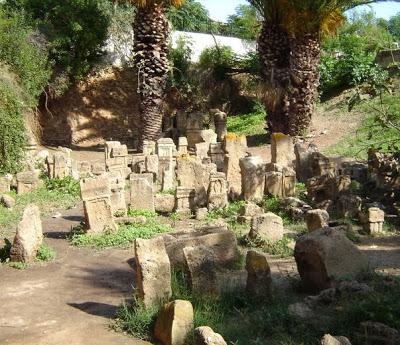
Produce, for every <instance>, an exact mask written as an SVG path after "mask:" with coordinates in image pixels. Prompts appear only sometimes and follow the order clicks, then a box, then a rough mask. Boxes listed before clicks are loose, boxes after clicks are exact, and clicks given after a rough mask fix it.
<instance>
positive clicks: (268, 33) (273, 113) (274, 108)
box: [258, 21, 290, 133]
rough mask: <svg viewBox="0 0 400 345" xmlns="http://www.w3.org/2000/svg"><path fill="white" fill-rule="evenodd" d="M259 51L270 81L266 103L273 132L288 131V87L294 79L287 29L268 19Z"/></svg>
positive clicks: (267, 83)
mask: <svg viewBox="0 0 400 345" xmlns="http://www.w3.org/2000/svg"><path fill="white" fill-rule="evenodd" d="M258 51H259V54H260V57H261V63H262V72H263V77H264V80H265V82H266V95H265V98H264V103H265V107H266V110H267V124H268V130H269V132H271V133H273V132H283V133H287V132H288V121H289V113H288V112H289V103H288V97H287V88H288V85H289V80H290V79H289V63H290V59H289V56H290V46H289V38H288V35H287V33H286V32H285V31H284V30H283V29H282V28H281V27H280V26H279V25H276V24H273V23H270V22H268V21H264V22H263V27H262V30H261V33H260V36H259V38H258Z"/></svg>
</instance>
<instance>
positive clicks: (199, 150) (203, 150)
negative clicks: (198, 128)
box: [195, 143, 210, 159]
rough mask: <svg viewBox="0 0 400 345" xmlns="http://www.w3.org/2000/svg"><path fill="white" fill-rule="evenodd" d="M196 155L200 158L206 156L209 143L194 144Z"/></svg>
mask: <svg viewBox="0 0 400 345" xmlns="http://www.w3.org/2000/svg"><path fill="white" fill-rule="evenodd" d="M195 146H196V156H197V157H199V158H200V159H203V158H206V157H208V150H209V149H210V144H209V143H197V144H196V145H195Z"/></svg>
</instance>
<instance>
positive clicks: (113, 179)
mask: <svg viewBox="0 0 400 345" xmlns="http://www.w3.org/2000/svg"><path fill="white" fill-rule="evenodd" d="M107 176H108V179H109V180H110V187H111V195H110V201H111V210H112V213H113V215H114V214H115V213H123V214H125V213H126V200H125V178H124V177H122V176H121V175H120V173H118V172H109V173H107Z"/></svg>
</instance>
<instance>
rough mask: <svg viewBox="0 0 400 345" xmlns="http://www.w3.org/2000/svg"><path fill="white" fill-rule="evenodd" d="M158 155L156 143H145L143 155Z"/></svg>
mask: <svg viewBox="0 0 400 345" xmlns="http://www.w3.org/2000/svg"><path fill="white" fill-rule="evenodd" d="M155 153H156V142H155V141H151V140H144V141H143V155H145V156H147V155H152V154H155Z"/></svg>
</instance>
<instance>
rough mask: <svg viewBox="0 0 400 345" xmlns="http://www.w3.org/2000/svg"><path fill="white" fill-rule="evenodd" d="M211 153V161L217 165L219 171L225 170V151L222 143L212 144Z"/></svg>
mask: <svg viewBox="0 0 400 345" xmlns="http://www.w3.org/2000/svg"><path fill="white" fill-rule="evenodd" d="M209 155H210V157H211V163H214V164H215V165H216V166H217V171H219V172H222V171H224V160H225V151H224V149H223V147H222V143H215V144H210V150H209Z"/></svg>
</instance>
